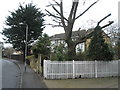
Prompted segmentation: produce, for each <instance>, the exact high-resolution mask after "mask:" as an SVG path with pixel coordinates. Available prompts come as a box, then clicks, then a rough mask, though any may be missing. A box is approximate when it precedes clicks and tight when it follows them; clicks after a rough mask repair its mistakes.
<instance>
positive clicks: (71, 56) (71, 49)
mask: <svg viewBox="0 0 120 90" xmlns="http://www.w3.org/2000/svg"><path fill="white" fill-rule="evenodd" d="M66 43H67V46H68V53H67V54H68V55H67V56H68V60H70V61H71V60H76V45H75V43H74V42H73V41H72V40H70V41H67V42H66Z"/></svg>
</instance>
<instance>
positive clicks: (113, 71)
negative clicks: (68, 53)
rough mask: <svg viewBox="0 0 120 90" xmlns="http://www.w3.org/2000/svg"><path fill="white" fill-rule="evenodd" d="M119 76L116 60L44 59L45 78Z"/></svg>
mask: <svg viewBox="0 0 120 90" xmlns="http://www.w3.org/2000/svg"><path fill="white" fill-rule="evenodd" d="M109 76H118V60H116V61H74V60H73V61H50V60H44V78H47V79H67V78H93V77H96V78H97V77H109Z"/></svg>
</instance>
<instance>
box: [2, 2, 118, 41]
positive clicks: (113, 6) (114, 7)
mask: <svg viewBox="0 0 120 90" xmlns="http://www.w3.org/2000/svg"><path fill="white" fill-rule="evenodd" d="M56 1H58V2H59V1H60V0H56ZM79 1H80V2H79V7H78V12H77V15H79V14H80V13H81V12H82V11H84V10H85V9H86V8H87V7H88V6H89V5H91V4H92V3H93V2H94V1H95V0H79ZM84 1H86V3H85V4H84V3H83V2H84ZM118 1H120V0H100V1H99V2H98V3H97V4H95V5H94V6H93V7H92V8H91V9H90V10H89V11H88V12H86V13H85V14H84V15H83V16H82V17H80V18H79V19H78V20H77V21H76V23H75V26H74V30H77V29H78V28H91V27H93V26H95V25H96V23H97V21H99V20H100V19H101V18H103V17H104V16H106V15H108V14H109V13H111V14H112V15H111V16H110V17H109V18H108V19H106V20H105V21H104V22H103V24H105V23H107V22H108V21H111V20H113V21H116V22H117V20H118ZM30 2H33V4H36V5H37V7H38V8H41V10H42V11H43V12H44V13H45V11H44V9H48V10H49V11H51V12H53V10H52V8H50V7H49V8H48V7H46V5H48V4H49V2H51V3H53V1H52V0H2V1H1V3H0V9H1V13H0V32H1V31H2V30H3V27H5V24H4V22H5V20H6V17H7V16H8V15H10V13H9V11H14V10H15V9H17V8H18V6H19V3H21V4H27V3H30ZM63 3H64V13H65V14H64V15H65V16H66V17H67V15H68V14H69V10H70V8H71V7H70V6H71V4H72V0H63ZM45 20H46V23H48V22H50V23H53V22H52V20H51V18H50V17H46V18H45ZM63 32H64V30H63V29H62V28H58V27H56V28H53V27H51V26H46V28H45V29H44V33H47V34H48V35H50V36H51V35H54V34H58V33H63ZM2 37H3V36H2V35H0V41H3V40H2Z"/></svg>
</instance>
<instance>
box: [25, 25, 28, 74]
mask: <svg viewBox="0 0 120 90" xmlns="http://www.w3.org/2000/svg"><path fill="white" fill-rule="evenodd" d="M25 25H26V40H25V72H26V59H27V40H28V25H27V24H25Z"/></svg>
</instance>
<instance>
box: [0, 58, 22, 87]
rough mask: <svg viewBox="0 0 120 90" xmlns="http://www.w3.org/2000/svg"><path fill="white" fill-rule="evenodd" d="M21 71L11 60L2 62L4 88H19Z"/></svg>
mask: <svg viewBox="0 0 120 90" xmlns="http://www.w3.org/2000/svg"><path fill="white" fill-rule="evenodd" d="M19 84H20V69H19V67H18V66H17V65H16V64H15V63H13V62H12V61H10V60H2V88H19Z"/></svg>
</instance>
